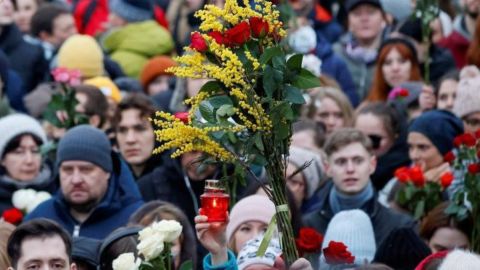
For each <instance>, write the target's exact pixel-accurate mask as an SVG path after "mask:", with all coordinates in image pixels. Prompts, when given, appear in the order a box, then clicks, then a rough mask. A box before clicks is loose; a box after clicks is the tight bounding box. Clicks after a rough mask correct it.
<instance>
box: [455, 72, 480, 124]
mask: <svg viewBox="0 0 480 270" xmlns="http://www.w3.org/2000/svg"><path fill="white" fill-rule="evenodd" d="M479 74H480V72H479V71H478V69H477V68H476V67H472V66H468V67H465V68H463V69H462V71H461V72H460V82H459V83H458V90H457V97H456V99H455V103H454V105H453V112H454V113H455V115H457V117H459V118H463V117H465V116H467V115H469V114H471V113H475V112H480V75H479Z"/></svg>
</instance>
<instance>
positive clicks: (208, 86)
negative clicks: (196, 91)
mask: <svg viewBox="0 0 480 270" xmlns="http://www.w3.org/2000/svg"><path fill="white" fill-rule="evenodd" d="M222 89H223V85H222V83H220V82H219V81H209V82H207V83H205V84H204V85H203V86H202V88H200V92H207V93H216V92H218V90H222Z"/></svg>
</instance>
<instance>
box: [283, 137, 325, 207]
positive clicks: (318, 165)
mask: <svg viewBox="0 0 480 270" xmlns="http://www.w3.org/2000/svg"><path fill="white" fill-rule="evenodd" d="M288 162H290V163H292V164H293V165H295V166H296V167H297V168H301V167H302V166H303V165H304V164H305V163H308V162H311V163H310V165H309V166H308V167H306V168H305V169H304V170H303V171H302V173H303V176H304V178H305V184H306V186H307V192H306V195H307V197H306V199H309V198H311V197H312V196H313V193H314V192H315V191H316V190H317V188H318V185H319V184H320V180H321V179H322V178H323V172H324V169H323V163H322V159H321V156H320V154H318V153H316V152H313V151H310V150H307V149H303V148H300V147H295V146H291V147H290V155H289V156H288Z"/></svg>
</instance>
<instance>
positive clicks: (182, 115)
mask: <svg viewBox="0 0 480 270" xmlns="http://www.w3.org/2000/svg"><path fill="white" fill-rule="evenodd" d="M173 116H175V118H177V119H178V120H180V121H182V122H183V123H185V124H188V118H189V117H190V116H189V115H188V112H177V113H175V114H174V115H173Z"/></svg>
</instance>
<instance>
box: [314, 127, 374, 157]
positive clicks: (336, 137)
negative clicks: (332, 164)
mask: <svg viewBox="0 0 480 270" xmlns="http://www.w3.org/2000/svg"><path fill="white" fill-rule="evenodd" d="M352 143H360V144H361V145H362V146H363V147H365V149H366V150H367V151H368V152H369V153H370V154H372V150H373V147H372V142H371V141H370V139H369V138H368V137H367V136H366V135H365V134H363V133H362V132H361V131H359V130H357V129H354V128H342V129H339V130H336V131H334V132H333V133H332V134H330V136H328V138H327V141H326V142H325V146H324V150H325V153H327V156H329V157H330V156H331V155H332V154H333V153H335V152H337V151H339V150H340V149H342V148H343V147H345V146H347V145H350V144H352Z"/></svg>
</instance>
